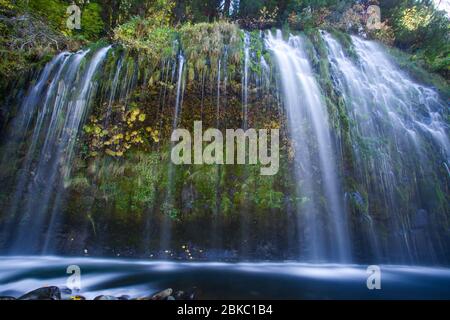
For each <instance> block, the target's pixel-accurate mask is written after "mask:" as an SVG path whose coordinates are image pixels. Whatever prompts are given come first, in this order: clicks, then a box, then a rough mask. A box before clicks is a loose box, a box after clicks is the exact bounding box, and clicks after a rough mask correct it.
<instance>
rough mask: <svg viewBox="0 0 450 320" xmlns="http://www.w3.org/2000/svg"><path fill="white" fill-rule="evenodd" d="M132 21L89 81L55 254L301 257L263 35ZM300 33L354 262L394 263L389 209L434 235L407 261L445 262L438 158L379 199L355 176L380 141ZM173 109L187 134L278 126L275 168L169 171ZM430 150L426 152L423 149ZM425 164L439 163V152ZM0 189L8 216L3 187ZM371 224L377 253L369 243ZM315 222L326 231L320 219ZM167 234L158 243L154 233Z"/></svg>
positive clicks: (297, 207)
mask: <svg viewBox="0 0 450 320" xmlns="http://www.w3.org/2000/svg"><path fill="white" fill-rule="evenodd" d="M133 23H134V24H135V25H133V26H132V27H131V26H128V28H129V29H127V26H125V27H122V29H121V30H119V31H117V32H116V35H115V39H116V42H117V43H116V44H115V45H114V47H113V49H112V50H111V51H110V52H109V54H108V58H107V59H106V61H105V63H104V65H103V69H102V70H103V71H102V72H100V73H99V74H98V75H97V78H96V79H95V83H96V85H97V94H96V95H95V97H93V101H92V105H91V108H90V110H89V114H88V116H87V120H86V122H85V123H84V124H83V128H82V133H81V134H80V135H79V137H78V140H77V152H76V155H75V158H74V161H73V164H72V173H71V176H70V177H69V178H67V179H66V180H65V181H64V188H65V189H64V193H65V194H66V197H65V202H64V205H63V206H62V208H61V214H60V215H59V217H60V219H59V220H60V221H59V222H58V223H59V228H58V231H57V232H56V236H55V240H54V241H55V246H54V247H55V249H56V251H57V252H63V253H72V254H79V253H80V252H82V250H84V249H85V248H87V249H88V250H89V252H90V253H92V254H103V255H128V256H145V257H173V258H175V257H182V258H187V259H189V258H190V257H192V258H194V259H197V258H211V259H212V258H225V259H226V258H231V259H239V258H242V259H245V258H255V259H287V258H290V259H298V258H301V257H302V254H303V252H304V244H303V243H299V241H298V239H299V238H301V237H300V235H301V234H303V233H305V232H308V230H307V226H306V225H303V224H302V221H304V219H305V216H304V215H305V211H304V210H303V209H302V208H303V207H304V206H305V204H307V203H308V201H309V199H307V198H304V197H299V196H298V194H300V193H299V192H298V189H299V188H300V189H301V188H302V186H301V185H300V186H299V183H298V181H296V179H295V175H294V174H293V172H294V170H295V168H294V166H295V162H294V161H293V160H294V154H293V153H294V151H293V146H292V143H293V142H292V141H291V138H290V135H289V130H288V128H287V121H286V114H285V110H284V108H283V98H282V97H281V94H280V90H279V89H280V87H279V86H280V83H279V81H278V79H279V73H280V72H282V70H278V69H277V67H276V65H275V64H274V63H273V62H272V55H271V53H270V52H268V51H267V49H266V46H265V44H264V37H265V33H264V32H259V31H253V32H249V33H247V32H244V31H242V30H240V29H239V28H238V27H237V26H236V25H233V24H228V23H213V24H197V25H185V26H183V27H181V28H179V29H169V28H159V29H156V30H153V29H152V30H147V29H146V28H147V27H148V26H146V25H145V24H143V25H142V22H139V21H135V22H133ZM332 35H333V36H334V37H335V39H337V40H338V41H339V43H341V45H342V46H343V48H344V49H345V54H346V55H347V56H348V57H349V58H350V59H352V61H355V63H358V57H357V54H356V51H355V49H354V47H353V45H352V41H351V38H350V37H349V36H347V35H344V34H340V33H338V32H335V31H333V32H332ZM300 36H301V37H302V38H303V39H304V40H305V44H306V46H305V50H306V51H307V55H308V58H309V61H310V63H311V65H312V68H313V70H314V76H315V77H316V80H317V82H318V84H319V86H320V90H321V94H322V97H321V99H322V100H323V101H324V102H325V105H326V107H327V111H328V115H329V122H330V127H331V129H332V140H333V145H334V146H335V150H336V155H337V156H336V158H337V159H338V160H337V162H338V163H337V170H338V172H339V180H340V181H341V183H342V186H343V190H342V195H340V197H342V198H343V199H345V204H346V211H347V212H348V219H349V221H350V226H351V230H350V232H351V238H352V243H353V256H354V259H355V260H356V261H372V260H371V259H373V258H374V257H375V256H376V254H379V256H378V257H377V258H379V259H381V260H382V261H394V262H395V261H399V260H401V259H400V258H399V256H400V255H399V254H398V252H397V251H395V250H393V249H392V250H391V249H390V248H389V242H390V240H392V239H393V238H395V237H397V236H398V235H395V236H393V235H390V233H391V232H394V230H395V232H397V231H398V230H399V229H395V228H394V227H393V226H392V218H391V217H392V216H393V215H395V216H396V217H400V218H401V219H404V220H405V221H411V220H414V219H415V216H416V215H417V212H418V211H419V210H423V211H426V215H427V216H428V217H429V221H428V222H427V225H426V228H428V229H427V230H428V232H431V233H432V234H433V235H432V236H431V238H427V239H426V241H425V240H424V242H423V243H426V245H431V246H433V248H435V251H434V252H433V257H431V255H430V256H427V255H425V256H423V257H417V258H418V259H422V260H421V261H431V258H433V259H436V260H435V261H447V262H448V258H449V256H450V255H449V246H448V243H449V239H448V232H447V231H448V228H449V225H448V212H449V199H448V194H449V192H448V191H449V190H448V175H446V173H445V171H443V170H444V169H443V166H441V164H439V163H438V164H433V163H430V164H429V166H430V168H428V169H427V170H424V172H423V175H420V176H417V179H420V183H417V184H412V183H409V181H408V178H405V179H406V180H405V181H404V183H403V184H401V185H399V186H398V188H396V190H395V194H389V195H387V194H386V193H387V191H386V190H385V189H383V187H382V186H379V185H378V184H379V183H380V180H379V179H378V177H376V176H375V175H376V172H371V171H370V170H369V168H370V166H369V165H368V166H367V168H364V169H367V170H366V171H364V173H362V170H361V163H364V162H371V161H374V157H371V156H370V154H371V153H376V150H377V149H376V148H375V147H374V146H376V145H377V144H383V143H389V142H386V141H367V139H366V138H367V137H362V136H361V135H360V133H359V132H358V130H356V129H355V128H356V125H355V122H354V121H355V120H354V118H352V116H351V108H350V104H351V101H349V100H348V99H346V96H345V94H344V92H343V90H342V89H341V88H340V87H339V84H338V77H339V76H338V75H337V74H336V70H334V69H333V61H331V60H330V57H329V49H328V48H327V45H326V43H325V42H324V39H323V37H322V35H321V33H320V31H319V30H314V29H313V30H309V31H308V32H306V33H302V34H300ZM92 50H95V47H93V48H92ZM246 50H247V51H246ZM246 52H248V55H246ZM181 57H183V59H184V60H183V61H184V64H183V67H182V68H180V66H181V65H182V64H181V63H180V61H181V60H180V59H181ZM246 70H247V75H248V78H247V80H246V77H245V75H246ZM244 83H248V86H247V87H245V86H244ZM178 89H179V91H178ZM245 97H247V98H245ZM12 100H13V101H14V99H12ZM18 100H19V99H18ZM177 101H178V102H179V107H180V108H179V112H178V114H175V106H176V104H177ZM12 105H14V103H12ZM13 109H14V107H11V110H13ZM13 115H14V112H11V117H12V116H13ZM175 116H176V117H177V121H176V126H177V127H179V128H186V129H188V130H189V131H191V132H193V124H194V121H200V120H201V121H203V128H204V130H206V129H207V128H210V127H217V128H219V129H221V130H223V131H224V129H226V128H232V129H236V128H241V127H243V121H244V119H245V120H246V121H247V124H246V125H247V126H248V127H250V128H255V129H275V128H276V129H280V169H279V172H278V174H276V175H274V176H262V175H260V166H259V165H224V166H218V165H180V166H175V165H173V164H172V163H171V160H170V151H171V143H170V135H171V133H172V131H173V129H174V118H175ZM427 148H429V150H430V152H436V150H435V149H434V147H433V146H432V145H429V146H428V145H427ZM355 150H356V151H355ZM361 150H362V152H361V153H360V152H359V151H361ZM357 151H358V152H357ZM361 154H363V156H364V157H365V158H363V159H361V158H360V155H361ZM433 159H434V158H433ZM418 161H420V160H418ZM435 161H436V162H439V161H440V158H439V156H438V154H436V157H435ZM19 162H20V160H19ZM397 165H398V168H396V170H398V172H402V170H403V171H404V170H407V169H408V167H403V166H402V163H401V159H398V163H397ZM435 167H438V168H439V171H436V170H435ZM12 172H13V171H11V172H10V174H9V175H8V176H6V177H4V176H2V182H4V183H5V184H9V185H10V186H11V187H10V188H9V190H14V173H12ZM404 175H405V177H406V176H407V172H404ZM321 183H323V182H320V181H319V182H318V184H319V185H320V184H321ZM417 185H418V186H420V188H421V189H420V190H416V188H415V186H417ZM5 190H6V188H5ZM317 192H320V191H319V190H318V191H317ZM1 196H2V197H3V199H4V201H2V203H4V205H3V206H2V207H1V208H2V218H3V219H4V220H6V219H7V203H8V201H9V200H10V198H11V197H12V196H13V194H12V193H10V194H8V193H2V195H1ZM386 196H390V197H391V196H392V197H395V198H396V200H397V201H396V202H395V203H396V206H395V207H389V206H386V201H385V198H386ZM317 198H320V199H322V201H321V202H320V208H319V209H320V211H321V212H323V215H324V216H325V215H326V211H327V206H328V203H327V199H326V197H324V196H323V195H320V194H319V195H318V196H317ZM438 221H440V222H438ZM374 225H375V226H376V233H377V237H378V238H379V239H380V241H379V244H378V245H379V246H380V248H374V246H373V244H371V241H372V240H371V239H372V238H371V235H370V232H369V231H370V230H374V229H373V228H372V227H373V226H374ZM409 225H410V226H411V227H410V229H409V230H406V231H405V230H403V229H402V230H403V231H405V232H410V234H405V235H401V236H405V237H413V236H412V233H413V232H414V230H413V229H414V227H413V223H409ZM323 228H324V229H327V228H330V226H329V225H327V224H326V223H324V226H323ZM168 234H170V237H169V240H168V241H163V240H162V239H167V238H168ZM417 245H419V244H417ZM188 248H189V250H190V251H186V249H188ZM377 261H378V260H377Z"/></svg>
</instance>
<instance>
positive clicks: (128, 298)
mask: <svg viewBox="0 0 450 320" xmlns="http://www.w3.org/2000/svg"><path fill="white" fill-rule="evenodd" d="M117 299H119V300H130V299H131V297H130V296H128V295H122V296H120V297H118V298H117Z"/></svg>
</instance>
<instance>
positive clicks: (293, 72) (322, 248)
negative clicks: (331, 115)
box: [267, 30, 350, 261]
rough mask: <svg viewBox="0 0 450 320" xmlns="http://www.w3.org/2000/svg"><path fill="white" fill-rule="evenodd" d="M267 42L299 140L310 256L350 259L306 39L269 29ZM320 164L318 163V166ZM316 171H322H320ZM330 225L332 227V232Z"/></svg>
mask: <svg viewBox="0 0 450 320" xmlns="http://www.w3.org/2000/svg"><path fill="white" fill-rule="evenodd" d="M267 46H268V48H269V50H270V51H272V53H273V55H274V57H275V59H276V64H277V67H278V69H279V76H280V78H281V84H282V94H283V102H284V106H285V108H286V110H287V114H288V121H289V124H288V126H289V130H290V134H291V138H292V140H293V142H294V144H295V146H294V149H295V159H296V170H297V172H296V177H297V181H298V182H297V183H298V189H299V192H300V195H301V196H302V197H305V202H306V205H305V207H306V208H305V209H306V210H305V211H306V214H305V215H306V218H305V220H306V229H307V231H306V239H304V241H302V242H304V243H306V244H307V246H308V248H307V249H306V250H307V252H308V258H309V259H311V260H322V259H330V258H334V259H337V261H348V260H349V259H350V247H349V246H350V241H349V230H348V228H347V217H346V216H345V212H344V209H343V204H342V198H343V196H342V192H341V190H340V183H339V180H338V174H337V172H336V170H337V168H336V165H335V164H336V162H335V161H336V160H335V156H334V151H333V145H332V141H331V137H330V127H329V124H328V116H327V111H326V106H325V105H324V103H323V101H322V98H321V92H320V89H319V86H318V84H317V82H316V80H315V78H314V75H313V73H312V70H311V66H310V64H309V61H308V59H307V57H306V55H305V49H304V45H303V40H302V39H301V38H300V37H299V36H292V35H291V36H289V40H288V41H285V40H283V37H282V34H281V31H280V30H278V31H277V32H276V34H275V35H274V34H272V33H269V35H268V38H267ZM316 163H317V165H318V166H319V168H316ZM314 171H319V172H318V174H319V176H316V175H315V172H314ZM318 179H319V180H320V182H318ZM318 190H320V191H321V193H322V194H323V195H324V196H325V198H326V201H327V203H326V208H322V209H319V197H318V195H317V191H318ZM321 210H326V212H327V213H326V216H324V217H320V212H319V211H321ZM323 224H325V225H323ZM325 228H329V230H330V232H327V233H328V234H327V233H326V232H325ZM300 241H301V239H300Z"/></svg>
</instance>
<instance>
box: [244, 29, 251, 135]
mask: <svg viewBox="0 0 450 320" xmlns="http://www.w3.org/2000/svg"><path fill="white" fill-rule="evenodd" d="M249 68H250V35H249V34H248V32H245V33H244V72H243V78H242V118H243V121H242V127H243V129H244V130H245V129H247V127H248V80H249V79H248V77H249Z"/></svg>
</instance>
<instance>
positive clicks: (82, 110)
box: [8, 47, 110, 253]
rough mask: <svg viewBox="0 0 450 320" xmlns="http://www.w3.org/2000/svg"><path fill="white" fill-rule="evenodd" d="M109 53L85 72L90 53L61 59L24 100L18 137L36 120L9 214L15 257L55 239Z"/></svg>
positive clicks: (103, 51) (97, 57)
mask: <svg viewBox="0 0 450 320" xmlns="http://www.w3.org/2000/svg"><path fill="white" fill-rule="evenodd" d="M109 49H110V47H106V48H102V49H100V50H99V51H98V52H96V53H95V54H94V56H93V57H92V58H91V59H90V61H89V63H88V64H87V66H86V70H83V69H84V67H83V63H82V62H83V61H84V60H85V57H86V55H87V54H88V53H89V50H87V51H80V52H78V53H75V54H68V53H62V54H60V55H58V56H57V57H56V58H55V59H54V60H53V61H52V62H51V63H49V64H48V65H47V67H46V68H45V69H44V71H43V73H42V76H41V78H40V81H38V82H37V83H36V85H35V86H34V87H33V88H32V89H31V90H30V93H29V95H28V96H27V97H26V98H25V100H24V103H23V105H22V108H21V110H20V114H19V115H18V117H17V120H19V121H20V122H21V130H18V131H17V132H25V131H27V128H28V126H29V123H30V122H31V121H32V119H33V118H35V119H36V120H35V124H34V128H33V132H32V136H31V142H30V143H29V146H28V149H27V152H26V156H25V160H24V162H23V165H22V168H21V170H20V172H21V174H19V176H18V179H17V182H16V187H15V191H14V196H13V198H12V201H11V204H10V209H9V214H10V215H11V217H12V219H11V222H12V223H10V224H9V225H8V229H9V235H10V237H12V238H11V239H9V241H11V243H12V246H11V250H12V251H13V252H16V253H17V252H22V253H26V252H36V251H39V250H42V249H43V248H44V250H45V248H46V246H47V245H48V239H49V238H51V237H52V236H53V235H52V233H51V230H52V228H53V224H54V222H55V218H56V217H55V215H56V214H57V213H58V211H59V209H60V208H59V205H60V202H61V200H62V196H63V190H64V180H65V179H67V178H68V177H69V175H70V170H71V160H72V158H73V152H74V145H75V141H76V138H77V135H78V131H79V129H80V127H81V125H82V123H83V121H84V118H85V115H86V112H87V108H88V107H89V104H90V101H91V98H92V94H93V91H95V90H96V84H95V82H94V81H93V79H94V76H95V74H96V72H97V70H98V69H99V67H100V65H101V64H102V62H103V61H104V59H105V57H106V55H107V53H108V51H109ZM50 79H51V80H50ZM80 79H81V81H80ZM30 173H31V174H30ZM11 230H14V231H13V232H12V231H11ZM44 232H45V233H46V238H45V239H43V234H44Z"/></svg>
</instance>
